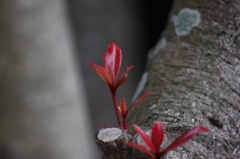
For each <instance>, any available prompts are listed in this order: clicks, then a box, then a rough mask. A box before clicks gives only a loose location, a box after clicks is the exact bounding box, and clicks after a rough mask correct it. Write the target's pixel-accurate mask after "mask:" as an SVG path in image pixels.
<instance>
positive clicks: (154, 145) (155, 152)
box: [128, 121, 208, 159]
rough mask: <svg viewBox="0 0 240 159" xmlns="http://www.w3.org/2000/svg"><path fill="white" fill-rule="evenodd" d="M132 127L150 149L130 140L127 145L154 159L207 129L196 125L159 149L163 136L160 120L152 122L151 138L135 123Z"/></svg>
mask: <svg viewBox="0 0 240 159" xmlns="http://www.w3.org/2000/svg"><path fill="white" fill-rule="evenodd" d="M133 128H134V129H135V130H136V131H137V132H138V134H139V135H140V136H141V137H142V140H143V141H144V142H145V143H146V144H147V146H148V147H149V148H150V150H149V149H148V148H146V147H145V146H142V145H138V144H133V143H131V142H129V143H128V146H130V147H136V148H138V149H139V150H141V151H143V152H145V153H147V154H149V155H150V156H152V157H154V158H156V159H159V158H160V157H162V156H163V155H164V154H166V153H167V152H168V151H171V150H173V149H175V148H177V147H179V146H181V145H183V144H184V143H186V142H188V141H189V140H190V139H192V138H193V137H194V136H195V135H198V134H199V133H202V132H207V131H208V129H207V128H205V127H203V126H196V127H194V128H193V129H191V130H189V131H187V132H186V133H185V134H183V135H182V136H180V137H179V138H177V139H176V140H175V141H174V142H173V143H171V144H170V145H169V146H168V147H167V148H165V149H164V150H160V146H161V144H162V141H163V138H164V127H163V125H162V123H161V122H160V121H155V122H154V126H153V129H152V135H151V139H150V138H149V137H148V136H147V134H146V133H145V132H144V131H143V130H142V129H141V128H140V127H138V126H137V125H133Z"/></svg>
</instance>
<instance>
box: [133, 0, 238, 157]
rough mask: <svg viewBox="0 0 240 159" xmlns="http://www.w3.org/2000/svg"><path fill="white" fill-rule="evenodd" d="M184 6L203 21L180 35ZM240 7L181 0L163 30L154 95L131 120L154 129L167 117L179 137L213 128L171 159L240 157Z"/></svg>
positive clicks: (233, 1)
mask: <svg viewBox="0 0 240 159" xmlns="http://www.w3.org/2000/svg"><path fill="white" fill-rule="evenodd" d="M183 8H190V9H193V10H196V11H198V12H199V13H200V14H201V22H200V23H199V25H198V26H196V27H193V28H192V29H191V32H190V33H189V34H187V35H182V36H179V35H177V34H176V33H175V30H174V29H175V28H174V24H173V22H172V21H171V18H172V16H173V15H178V13H179V11H181V10H182V9H183ZM239 8H240V4H239V2H238V1H237V0H230V1H228V0H221V1H220V0H213V1H208V0H198V1H175V5H174V7H173V9H172V12H171V14H170V16H169V19H170V20H169V23H168V25H167V27H166V30H165V31H164V32H163V34H162V37H164V38H166V41H167V44H166V45H165V46H164V48H162V49H159V50H158V53H157V54H156V55H154V57H152V58H149V59H148V60H149V61H148V65H147V68H146V72H147V73H148V79H147V81H146V84H145V87H144V89H143V91H142V93H143V92H146V91H150V92H151V95H150V96H148V97H147V99H145V100H143V102H142V103H140V104H139V105H138V106H136V107H135V108H134V109H133V110H132V111H131V112H130V114H129V123H134V124H137V125H140V126H142V127H145V128H149V127H150V126H151V124H152V123H153V121H154V120H161V121H162V122H163V124H164V126H165V128H166V130H167V131H168V132H169V133H170V135H171V136H173V138H176V137H177V136H179V135H181V134H182V133H184V132H185V131H187V130H189V129H190V128H192V127H194V126H196V125H203V126H205V127H207V128H209V129H210V132H209V133H205V134H201V135H198V136H197V137H195V138H194V139H192V140H191V141H190V142H188V143H187V144H185V145H184V146H183V147H180V148H178V149H176V150H174V151H172V152H169V153H168V156H167V158H169V159H175V158H203V159H205V158H209V159H215V158H224V159H225V158H229V159H238V158H240V148H239V145H240V118H239V116H240V82H239V79H240V74H239V68H240V54H239V52H240V47H239V46H240V45H239V44H240V40H239V39H240V38H239V37H240V28H239V26H240V17H239V15H240V9H239ZM155 49H156V48H155ZM153 51H154V50H153ZM140 94H141V93H140ZM140 94H139V95H140ZM153 105H154V107H152V108H151V109H149V107H151V106H153Z"/></svg>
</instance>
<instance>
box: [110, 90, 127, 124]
mask: <svg viewBox="0 0 240 159" xmlns="http://www.w3.org/2000/svg"><path fill="white" fill-rule="evenodd" d="M111 93H112V99H113V105H114V109H115V113H116V117H117V121H118V126H120V127H121V128H124V127H123V124H122V122H121V117H120V113H119V111H118V104H117V98H116V90H114V91H111Z"/></svg>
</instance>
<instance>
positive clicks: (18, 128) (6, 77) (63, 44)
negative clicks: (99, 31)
mask: <svg viewBox="0 0 240 159" xmlns="http://www.w3.org/2000/svg"><path fill="white" fill-rule="evenodd" d="M68 24H69V23H68V20H67V14H66V8H65V4H64V1H63V0H40V1H39V0H31V1H28V0H27V1H26V0H15V1H14V0H1V2H0V158H1V159H80V158H84V159H87V158H89V159H92V158H95V156H94V152H92V147H91V144H90V143H91V142H90V140H89V139H90V138H91V137H90V135H89V134H90V133H89V132H90V127H89V123H88V116H87V115H88V113H87V112H86V108H85V107H86V101H85V96H84V93H83V91H82V85H81V84H80V85H79V83H81V81H79V80H78V79H79V78H78V73H77V70H76V67H75V62H76V61H75V60H74V59H75V58H74V55H73V53H74V49H73V42H72V36H71V32H70V27H69V25H68ZM79 89H80V90H79Z"/></svg>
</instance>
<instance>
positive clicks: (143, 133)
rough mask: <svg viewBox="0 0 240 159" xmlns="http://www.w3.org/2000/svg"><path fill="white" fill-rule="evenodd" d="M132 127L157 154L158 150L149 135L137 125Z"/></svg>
mask: <svg viewBox="0 0 240 159" xmlns="http://www.w3.org/2000/svg"><path fill="white" fill-rule="evenodd" d="M132 127H133V128H134V129H135V130H136V131H137V132H138V134H139V135H140V136H141V137H142V139H143V141H144V142H145V143H146V144H147V145H148V147H149V148H150V149H151V150H152V151H153V152H154V153H155V152H156V149H155V147H154V145H153V144H152V142H151V140H150V139H149V137H148V136H147V134H146V133H145V132H144V131H143V130H142V129H141V128H140V127H138V126H137V125H134V124H133V125H132Z"/></svg>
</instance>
